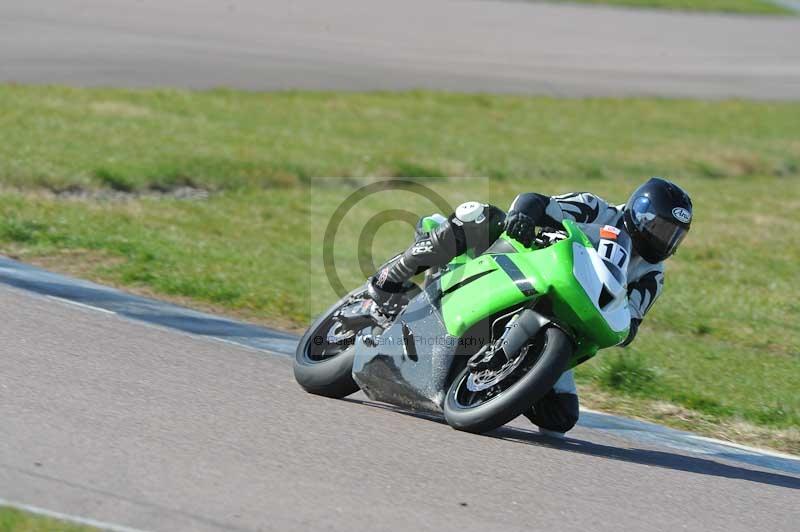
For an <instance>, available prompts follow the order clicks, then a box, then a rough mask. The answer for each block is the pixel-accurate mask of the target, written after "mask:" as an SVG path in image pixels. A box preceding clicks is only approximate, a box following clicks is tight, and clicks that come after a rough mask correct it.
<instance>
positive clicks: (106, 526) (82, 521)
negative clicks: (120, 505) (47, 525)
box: [0, 497, 145, 532]
mask: <svg viewBox="0 0 800 532" xmlns="http://www.w3.org/2000/svg"><path fill="white" fill-rule="evenodd" d="M3 506H5V507H8V508H14V509H16V510H22V511H25V512H29V513H32V514H36V515H41V516H44V517H51V518H53V519H60V520H61V521H68V522H70V523H76V524H79V525H85V526H92V527H94V528H99V529H101V530H110V531H111V532H145V531H144V530H142V529H140V528H131V527H129V526H124V525H118V524H115V523H107V522H105V521H98V520H97V519H92V518H91V517H81V516H79V515H70V514H63V513H61V512H56V511H53V510H48V509H46V508H40V507H38V506H33V505H30V504H25V503H21V502H14V501H9V500H6V499H3V498H2V497H0V507H3Z"/></svg>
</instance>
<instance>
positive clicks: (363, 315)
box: [294, 218, 631, 433]
mask: <svg viewBox="0 0 800 532" xmlns="http://www.w3.org/2000/svg"><path fill="white" fill-rule="evenodd" d="M423 222H424V226H425V229H427V230H430V229H431V228H432V227H431V226H432V225H433V224H435V223H436V222H435V220H434V219H432V218H426V219H424V220H423ZM630 254H631V243H630V239H629V237H628V236H627V234H626V233H625V232H623V231H620V230H618V229H616V228H614V227H610V226H599V225H584V224H577V223H575V222H572V221H564V222H563V227H560V228H556V229H553V228H550V229H542V230H540V231H539V233H538V234H537V237H536V240H535V242H534V245H533V246H532V248H530V249H529V248H526V247H524V246H523V245H522V244H520V243H519V242H517V241H516V240H514V239H512V238H510V237H508V236H507V235H505V234H504V235H502V236H501V237H500V238H499V239H498V240H497V241H496V242H495V243H494V244H493V245H492V246H491V247H490V248H489V249H488V250H486V251H485V252H484V253H482V254H480V255H478V256H475V257H471V256H470V255H469V254H466V253H465V254H464V255H461V256H459V257H456V258H455V259H454V260H453V261H451V262H450V264H448V265H447V267H445V268H442V269H440V270H439V271H436V272H429V273H428V274H427V275H426V281H425V284H424V286H423V288H421V289H420V288H419V287H417V286H416V285H413V286H411V287H410V288H409V290H408V292H406V295H407V301H408V302H407V304H406V306H405V308H404V309H403V310H402V311H401V312H400V313H399V314H397V315H396V316H394V317H386V316H384V315H382V314H381V313H380V312H379V310H378V309H377V308H376V305H375V304H374V303H373V302H372V301H371V300H370V299H369V297H368V295H367V289H366V285H365V286H362V287H360V288H358V289H356V290H354V291H353V292H351V293H350V294H348V295H347V296H345V297H344V298H342V300H340V301H339V302H337V303H336V304H335V305H333V306H332V307H331V308H330V309H329V310H328V311H327V312H326V313H324V314H323V315H322V316H321V317H320V318H318V319H317V320H316V321H315V322H314V323H313V324H312V325H311V327H310V328H309V329H308V331H307V332H306V334H305V335H304V336H303V338H302V339H301V340H300V343H299V345H298V347H297V352H296V355H295V363H294V374H295V379H296V380H297V382H298V383H299V384H300V385H301V386H302V387H303V388H305V389H306V390H307V391H308V392H310V393H314V394H319V395H324V396H328V397H335V398H341V397H345V396H347V395H349V394H351V393H353V392H356V391H358V390H359V389H360V390H362V391H363V392H364V393H365V394H366V395H367V397H369V398H370V399H372V400H375V401H381V402H386V403H390V404H394V405H397V406H401V407H405V408H410V409H413V410H418V411H427V412H434V413H439V414H441V413H443V414H444V417H445V419H446V420H447V423H448V424H450V425H451V426H452V427H453V428H456V429H458V430H465V431H469V432H477V433H482V432H487V431H490V430H492V429H495V428H497V427H499V426H501V425H504V424H505V423H508V422H509V421H511V420H512V419H514V418H515V417H517V416H519V415H520V414H522V413H523V412H525V411H527V410H529V409H530V408H531V407H532V405H533V404H534V403H535V402H536V401H537V400H538V399H540V398H541V397H543V396H544V395H545V394H546V393H547V392H548V391H549V390H550V389H551V388H552V387H553V385H554V384H555V382H556V381H557V380H558V378H559V377H560V376H561V374H562V373H563V372H564V371H565V370H567V369H569V368H572V367H575V366H577V365H578V364H580V363H582V362H585V361H586V360H588V359H589V358H591V357H592V356H594V355H595V354H596V353H597V351H598V350H599V349H602V348H605V347H610V346H614V345H617V344H619V343H621V342H622V341H623V340H624V339H625V338H626V337H627V334H628V329H629V326H630V312H629V309H628V302H627V281H626V274H625V272H626V271H627V266H628V261H629V259H630Z"/></svg>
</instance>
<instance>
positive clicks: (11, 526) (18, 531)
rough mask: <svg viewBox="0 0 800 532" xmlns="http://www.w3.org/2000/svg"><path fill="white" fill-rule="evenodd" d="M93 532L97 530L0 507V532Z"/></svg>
mask: <svg viewBox="0 0 800 532" xmlns="http://www.w3.org/2000/svg"><path fill="white" fill-rule="evenodd" d="M94 530H97V529H96V528H90V527H87V526H82V525H74V524H71V523H65V522H64V521H58V520H56V519H51V518H49V517H41V516H38V515H33V514H30V513H27V512H22V511H20V510H16V509H13V508H5V507H0V532H92V531H94Z"/></svg>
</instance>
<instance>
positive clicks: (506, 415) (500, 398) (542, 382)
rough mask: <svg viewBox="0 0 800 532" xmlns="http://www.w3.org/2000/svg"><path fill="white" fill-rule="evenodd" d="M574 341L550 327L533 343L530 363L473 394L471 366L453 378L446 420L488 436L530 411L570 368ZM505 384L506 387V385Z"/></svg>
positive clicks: (455, 425)
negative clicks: (469, 379) (486, 388)
mask: <svg viewBox="0 0 800 532" xmlns="http://www.w3.org/2000/svg"><path fill="white" fill-rule="evenodd" d="M572 352H573V345H572V340H571V339H570V338H569V336H568V335H567V334H566V333H565V332H564V331H562V330H561V329H559V328H558V327H554V326H551V327H547V328H546V329H544V330H542V331H541V332H540V333H539V334H538V335H537V337H536V338H535V339H534V340H533V341H532V342H531V344H530V347H529V349H528V352H527V353H526V354H525V355H524V356H525V357H526V360H525V361H523V363H522V364H521V365H520V367H519V368H518V369H517V370H515V372H514V373H513V374H512V375H509V376H508V377H506V379H504V380H503V381H500V382H499V383H498V385H497V387H496V388H492V389H489V390H482V391H479V392H475V391H470V390H469V389H468V387H467V380H468V378H469V376H470V369H469V367H465V368H464V369H463V370H462V371H461V372H460V373H459V374H458V375H457V376H456V377H455V379H453V382H452V384H451V385H450V388H449V389H448V390H447V396H446V397H445V401H444V417H445V419H446V420H447V423H448V424H449V425H450V426H451V427H453V428H454V429H456V430H463V431H466V432H474V433H479V434H480V433H484V432H489V431H491V430H494V429H496V428H498V427H501V426H502V425H505V424H506V423H508V422H509V421H511V420H512V419H514V418H516V417H517V416H519V415H521V414H522V413H523V412H526V411H527V410H529V409H530V408H531V407H532V406H533V404H534V403H535V402H536V401H537V400H539V399H540V398H541V397H544V395H545V394H546V393H547V392H548V391H550V389H551V388H552V387H553V385H554V384H555V383H556V381H557V380H558V378H559V377H560V376H561V374H562V373H564V371H565V370H566V368H567V364H568V362H569V359H570V356H571V355H572ZM504 382H505V386H506V387H503V384H504Z"/></svg>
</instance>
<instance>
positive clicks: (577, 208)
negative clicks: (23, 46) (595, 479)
mask: <svg viewBox="0 0 800 532" xmlns="http://www.w3.org/2000/svg"><path fill="white" fill-rule="evenodd" d="M565 218H566V219H571V220H574V221H576V222H579V223H591V224H603V225H610V226H613V227H615V228H616V229H619V230H622V231H626V232H627V233H628V235H629V236H630V237H631V241H632V243H633V255H632V257H631V260H630V262H629V265H628V272H627V273H628V276H627V278H628V304H629V308H630V312H631V325H630V333H629V334H628V337H627V338H626V339H625V341H624V342H622V343H621V344H620V345H621V346H627V345H629V344H630V343H631V342H632V341H633V339H634V337H635V336H636V333H637V331H638V329H639V324H640V323H641V322H642V319H643V318H644V315H645V314H646V313H647V311H648V310H650V308H651V307H652V306H653V303H654V302H655V300H656V299H657V298H658V296H659V294H660V293H661V290H662V288H663V286H664V266H663V262H664V260H666V259H667V258H669V257H670V256H672V254H673V253H675V251H676V250H677V249H678V245H679V244H680V243H681V241H682V240H683V238H684V237H685V236H686V234H687V232H688V231H689V227H690V225H691V220H692V201H691V199H690V198H689V195H688V194H686V192H684V191H683V190H682V189H681V188H680V187H679V186H678V185H676V184H674V183H671V182H670V181H667V180H665V179H661V178H658V177H654V178H652V179H650V180H648V181H647V182H645V183H644V184H643V185H641V186H640V187H639V188H637V189H636V190H635V191H634V192H633V194H632V195H631V196H630V199H629V200H628V202H627V203H626V204H624V205H618V206H613V205H611V204H609V203H607V202H606V201H604V200H603V199H601V198H599V197H598V196H595V195H593V194H590V193H588V192H578V193H570V194H564V195H562V196H554V197H548V196H543V195H541V194H537V193H532V192H529V193H524V194H520V195H518V196H517V197H516V199H514V202H513V203H512V204H511V208H510V209H509V211H508V213H507V214H506V213H504V212H503V211H502V210H501V209H499V208H497V207H495V206H493V205H487V204H482V203H477V202H469V203H464V204H462V205H461V206H459V207H458V208H457V209H456V212H455V213H454V214H452V215H451V216H450V217H449V218H447V219H444V217H440V220H439V221H440V222H441V223H440V224H439V225H438V226H437V227H436V228H435V229H433V230H432V231H430V232H427V233H426V232H422V231H421V230H419V228H418V231H417V238H416V240H415V242H414V244H412V245H411V247H409V248H408V249H407V250H406V251H405V252H404V253H402V254H401V255H398V256H397V257H396V258H395V259H394V260H392V261H390V262H389V264H388V265H387V266H385V267H384V268H382V269H381V270H379V271H378V272H377V273H376V274H375V275H374V276H373V277H372V280H371V282H370V294H371V297H372V299H373V300H374V301H375V302H376V304H377V305H378V307H379V308H380V309H381V311H382V312H384V313H385V314H388V315H392V314H396V313H397V312H398V310H399V308H400V305H402V303H403V294H402V292H403V287H404V284H406V283H407V282H408V281H409V279H411V277H413V276H414V275H416V274H418V273H422V272H423V271H425V270H427V269H428V268H432V267H440V266H444V265H446V264H447V263H449V262H450V261H451V260H452V259H453V258H454V257H456V256H458V255H460V254H462V253H464V252H465V251H467V250H471V252H472V254H473V255H479V254H480V253H483V252H484V251H486V249H487V248H488V247H489V246H490V245H491V244H492V243H493V242H494V241H495V240H497V238H499V236H500V234H501V233H502V232H503V231H504V230H505V232H506V234H508V235H509V236H511V237H512V238H515V239H516V240H518V241H519V242H520V243H522V244H523V245H525V246H526V247H530V246H531V245H532V243H533V240H534V237H535V231H536V229H535V228H536V227H537V226H540V227H559V226H560V222H561V221H562V220H564V219H565ZM578 413H579V412H578V395H577V389H576V387H575V380H574V377H573V373H572V370H569V371H567V372H565V373H564V374H563V375H562V376H561V378H560V379H559V380H558V382H556V384H555V385H554V386H553V389H552V390H551V391H550V392H549V393H548V394H547V395H545V396H544V397H543V398H542V399H540V400H539V401H537V402H536V404H534V406H533V409H532V410H531V411H529V412H526V413H525V416H526V417H528V418H529V419H530V420H531V421H532V422H533V423H534V424H536V425H537V426H538V427H539V430H540V431H541V432H542V433H544V434H547V435H550V436H556V437H563V435H564V433H565V432H567V431H568V430H570V429H572V427H574V426H575V424H576V423H577V422H578Z"/></svg>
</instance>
